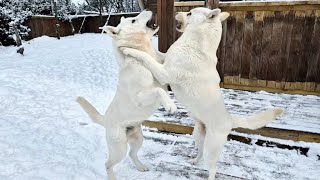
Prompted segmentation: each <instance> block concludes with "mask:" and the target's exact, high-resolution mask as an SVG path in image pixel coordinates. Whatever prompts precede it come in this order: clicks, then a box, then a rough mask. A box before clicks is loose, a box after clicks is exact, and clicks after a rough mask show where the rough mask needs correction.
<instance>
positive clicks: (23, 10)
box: [0, 0, 82, 46]
mask: <svg viewBox="0 0 320 180" xmlns="http://www.w3.org/2000/svg"><path fill="white" fill-rule="evenodd" d="M79 7H80V6H79ZM79 7H78V6H76V5H74V4H73V3H71V2H70V0H57V9H58V17H59V18H60V19H63V20H68V19H69V15H74V14H78V13H79V12H80V13H81V12H82V10H80V9H79ZM32 15H53V10H52V1H51V0H0V45H4V46H8V45H15V42H14V40H13V38H12V37H13V36H14V34H15V31H14V27H17V29H18V33H19V35H20V36H21V37H22V38H24V37H26V36H27V35H28V32H29V31H30V29H29V28H28V27H27V26H25V25H24V23H25V21H26V20H27V19H28V18H30V16H32Z"/></svg>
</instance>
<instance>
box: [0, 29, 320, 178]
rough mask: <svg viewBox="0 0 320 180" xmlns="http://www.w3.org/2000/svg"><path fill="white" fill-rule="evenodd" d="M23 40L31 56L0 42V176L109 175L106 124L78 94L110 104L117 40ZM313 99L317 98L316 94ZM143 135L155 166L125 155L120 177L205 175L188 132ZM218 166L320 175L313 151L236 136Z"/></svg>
mask: <svg viewBox="0 0 320 180" xmlns="http://www.w3.org/2000/svg"><path fill="white" fill-rule="evenodd" d="M24 47H25V56H21V55H20V54H17V53H16V48H15V47H7V48H4V47H0V115H1V116H0V179H1V180H9V179H10V180H11V179H14V180H15V179H23V180H36V179H39V180H40V179H41V180H42V179H50V180H56V179H59V180H64V179H68V180H69V179H70V180H71V179H76V180H78V179H79V180H81V179H85V180H92V179H99V180H100V179H107V177H106V175H105V168H104V162H105V158H106V153H107V152H106V142H105V140H104V132H105V130H104V129H103V128H102V127H100V126H98V125H95V124H93V123H91V121H90V120H89V118H88V117H87V115H86V114H85V113H84V112H83V110H82V109H81V108H80V107H79V105H78V104H77V103H76V102H75V101H74V100H75V97H76V96H79V95H82V96H84V97H86V98H88V100H90V101H91V102H93V104H94V105H95V106H96V107H97V108H98V110H99V111H100V112H104V111H105V109H106V108H107V106H108V104H109V103H110V101H111V99H112V97H113V95H114V92H115V89H116V82H117V66H116V62H115V59H114V56H113V54H112V50H111V39H110V38H108V37H107V36H106V35H101V34H83V35H75V36H69V37H63V38H62V39H61V40H56V39H54V38H49V37H41V38H37V39H34V40H32V41H29V42H26V43H25V44H24ZM225 92H227V91H225ZM230 92H232V91H230ZM231 94H232V93H231ZM262 94H263V93H262ZM225 95H226V93H225ZM229 98H230V97H229V96H228V93H227V95H226V99H229ZM308 98H310V99H311V100H313V101H314V102H315V103H318V102H319V101H318V100H317V99H318V97H314V96H310V97H308ZM315 99H316V100H315ZM239 100H241V99H239ZM227 101H228V100H227ZM262 105H263V106H264V104H262ZM159 114H161V113H160V111H159V112H158V113H156V114H155V115H159ZM162 116H165V114H163V115H162ZM154 117H155V116H154ZM144 136H145V139H146V140H145V142H144V145H143V147H142V149H141V152H140V156H141V159H142V161H143V162H145V163H146V164H147V165H148V166H149V167H150V171H149V172H145V173H142V172H138V171H137V170H135V169H134V167H133V164H132V163H131V162H130V160H129V159H128V158H127V159H125V160H124V161H123V162H122V163H120V164H119V165H118V166H117V167H116V168H115V171H116V173H117V175H118V176H119V177H120V179H125V180H126V179H132V180H140V179H148V180H149V179H157V180H158V179H170V178H171V179H203V178H204V177H206V176H207V172H206V171H205V170H203V169H204V167H203V165H201V164H200V166H199V167H191V166H190V165H189V164H188V163H187V162H186V161H187V160H188V159H189V158H190V157H191V156H194V155H195V152H196V151H195V149H194V145H193V142H192V138H191V137H190V136H188V135H169V134H161V133H158V132H153V131H149V130H148V129H145V130H144ZM314 146H317V147H319V144H314ZM218 167H219V168H218V172H220V173H222V174H225V175H221V174H220V175H219V176H218V177H219V178H218V179H239V178H235V177H231V176H237V177H240V178H244V179H266V180H267V179H268V180H270V179H309V180H316V179H318V177H319V176H320V171H319V169H320V161H319V160H317V158H316V157H314V156H312V157H305V156H302V155H299V154H298V153H297V152H295V151H290V150H282V149H277V148H265V147H259V146H250V145H246V144H242V143H239V142H236V141H230V142H228V143H227V144H226V146H225V149H224V153H223V154H222V155H221V158H220V160H219V164H218ZM228 175H231V176H228Z"/></svg>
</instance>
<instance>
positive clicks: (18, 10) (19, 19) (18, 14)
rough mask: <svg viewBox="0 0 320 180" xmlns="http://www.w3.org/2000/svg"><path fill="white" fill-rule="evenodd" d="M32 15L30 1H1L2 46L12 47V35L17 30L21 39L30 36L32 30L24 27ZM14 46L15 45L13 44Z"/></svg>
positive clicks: (0, 34)
mask: <svg viewBox="0 0 320 180" xmlns="http://www.w3.org/2000/svg"><path fill="white" fill-rule="evenodd" d="M31 15H32V12H31V9H30V8H29V1H28V0H0V18H1V22H0V24H1V25H0V27H2V28H1V30H0V36H1V38H0V39H1V41H0V43H1V44H2V45H12V44H10V43H9V44H8V42H12V40H11V39H12V38H11V37H12V35H13V34H15V28H17V29H18V34H19V35H20V36H21V37H25V36H26V35H28V32H29V31H30V29H29V28H28V27H27V26H25V25H23V23H24V22H25V20H27V18H28V17H30V16H31ZM13 44H14V43H13Z"/></svg>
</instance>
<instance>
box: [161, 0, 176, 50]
mask: <svg viewBox="0 0 320 180" xmlns="http://www.w3.org/2000/svg"><path fill="white" fill-rule="evenodd" d="M157 7H158V8H157V14H158V17H157V18H158V25H159V26H160V27H161V28H160V30H159V32H158V34H159V39H161V43H159V45H158V46H159V47H158V48H159V51H161V52H166V51H167V50H168V48H169V47H170V45H171V44H173V42H174V41H175V39H174V37H175V36H174V31H173V28H172V27H174V17H173V14H174V0H158V1H157Z"/></svg>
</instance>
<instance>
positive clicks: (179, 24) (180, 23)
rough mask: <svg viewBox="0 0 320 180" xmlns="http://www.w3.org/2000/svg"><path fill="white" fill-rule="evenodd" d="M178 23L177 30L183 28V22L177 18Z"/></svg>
mask: <svg viewBox="0 0 320 180" xmlns="http://www.w3.org/2000/svg"><path fill="white" fill-rule="evenodd" d="M176 24H177V26H176V28H177V30H181V29H182V26H183V23H182V22H181V21H178V20H176Z"/></svg>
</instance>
